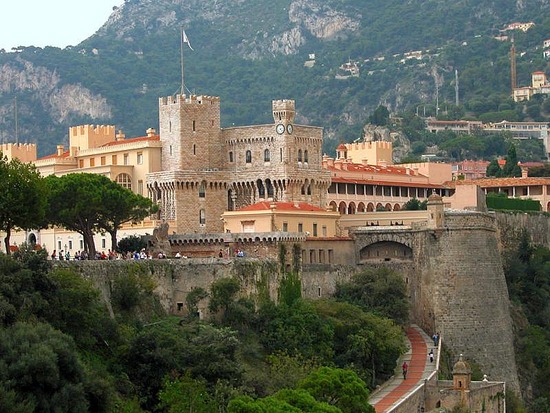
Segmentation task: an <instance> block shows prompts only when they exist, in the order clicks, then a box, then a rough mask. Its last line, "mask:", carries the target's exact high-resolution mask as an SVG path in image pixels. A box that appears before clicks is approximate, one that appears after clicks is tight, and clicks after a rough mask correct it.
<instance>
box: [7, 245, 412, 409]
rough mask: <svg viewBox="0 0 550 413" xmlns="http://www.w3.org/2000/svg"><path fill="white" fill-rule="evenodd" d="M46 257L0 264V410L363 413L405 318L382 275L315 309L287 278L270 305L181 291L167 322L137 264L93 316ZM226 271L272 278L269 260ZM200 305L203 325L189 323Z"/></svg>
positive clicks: (402, 300)
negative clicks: (176, 312) (181, 310)
mask: <svg viewBox="0 0 550 413" xmlns="http://www.w3.org/2000/svg"><path fill="white" fill-rule="evenodd" d="M298 251H299V249H298ZM46 258H47V253H46V252H45V251H44V250H40V251H37V252H35V251H32V250H31V249H30V248H26V247H25V246H22V248H21V250H20V251H19V252H18V253H17V254H15V255H14V257H13V258H11V257H8V256H5V255H3V254H0V411H2V412H22V413H30V412H75V413H76V412H78V413H83V412H113V413H114V412H135V413H139V412H174V413H175V412H182V411H194V412H205V413H210V412H229V413H237V412H252V411H254V412H258V411H264V412H289V411H292V412H296V413H299V412H327V413H328V412H330V413H355V412H360V411H361V412H371V413H373V412H374V409H373V408H372V407H371V406H369V405H368V396H369V392H370V390H371V389H373V388H374V387H375V386H377V385H378V384H381V383H382V382H384V381H385V380H387V379H388V377H390V376H391V375H392V374H393V371H394V368H395V365H396V360H397V359H398V357H399V355H400V354H402V353H403V352H404V351H405V346H404V335H403V330H402V328H401V326H400V325H398V324H396V322H394V321H393V320H392V319H390V318H388V317H394V318H395V319H397V320H399V322H406V320H407V314H408V306H407V300H406V293H405V285H404V283H403V281H402V280H401V277H400V276H398V275H397V274H394V273H392V272H389V271H385V270H380V271H375V272H372V271H371V272H364V273H361V274H357V276H356V278H355V279H354V280H353V283H350V284H349V285H348V284H343V285H340V286H339V288H338V293H337V294H336V295H335V296H334V297H332V298H330V299H326V300H319V301H309V300H304V299H302V298H300V291H301V287H300V285H301V283H300V280H299V278H298V276H297V274H294V273H287V274H284V275H283V277H282V279H283V281H282V282H281V285H280V288H279V298H278V304H275V303H274V302H273V301H271V300H270V299H269V298H268V296H267V295H266V291H264V289H262V286H261V282H259V285H258V287H259V289H260V291H261V292H260V294H259V296H258V297H256V301H253V300H252V299H250V298H244V297H242V296H241V294H240V284H239V281H238V279H239V277H241V276H243V277H244V274H240V273H239V274H237V276H236V277H235V278H221V279H218V280H217V281H215V282H214V283H213V284H212V285H211V286H210V288H209V290H208V291H205V290H203V289H202V288H196V289H194V290H192V291H191V292H190V293H189V294H188V295H187V299H186V303H185V306H186V310H187V313H188V315H187V316H186V317H173V316H169V315H167V314H166V313H165V312H164V311H163V310H162V308H161V306H160V305H159V302H158V298H157V297H156V296H155V295H154V294H153V290H154V289H155V288H156V284H155V281H154V279H153V277H152V276H151V275H150V269H148V266H149V265H148V263H147V262H143V263H141V265H140V263H139V262H137V263H135V262H133V261H130V262H128V263H127V264H128V265H127V268H128V271H127V272H126V273H125V274H124V275H120V276H118V277H116V278H115V279H114V280H113V281H112V282H111V283H110V284H109V287H108V290H109V291H108V295H109V296H110V301H109V302H108V304H109V305H108V306H107V305H106V304H107V303H106V302H104V301H102V300H101V299H100V292H99V290H97V289H96V288H95V287H94V286H93V285H92V283H91V282H90V281H89V280H86V279H84V278H82V277H81V276H80V275H79V274H78V273H77V268H76V266H71V265H61V264H60V265H57V266H54V267H53V268H52V267H51V265H50V263H51V261H47V259H46ZM84 264H85V263H84ZM108 264H109V263H106V265H108ZM116 264H123V263H120V262H119V263H116ZM255 266H259V267H255ZM236 267H237V268H238V272H245V273H246V272H248V271H251V270H252V271H256V270H258V269H260V270H261V273H262V274H264V275H266V276H267V275H269V273H271V272H276V271H278V269H277V267H278V266H277V265H276V264H275V263H271V262H265V263H257V262H256V263H255V262H247V261H242V262H240V264H239V265H237V266H236ZM284 267H285V265H284V264H281V268H284ZM390 291H391V293H390ZM365 296H376V297H380V299H378V300H376V303H375V305H372V303H371V302H370V301H366V300H362V299H360V297H365ZM207 297H208V298H209V303H208V309H209V312H210V313H211V314H212V315H213V317H212V319H211V320H210V321H206V320H200V319H199V318H198V317H197V308H198V307H197V306H198V304H199V303H200V302H201V301H202V300H204V299H205V298H207ZM107 308H110V309H111V313H110V312H109V311H108V310H107Z"/></svg>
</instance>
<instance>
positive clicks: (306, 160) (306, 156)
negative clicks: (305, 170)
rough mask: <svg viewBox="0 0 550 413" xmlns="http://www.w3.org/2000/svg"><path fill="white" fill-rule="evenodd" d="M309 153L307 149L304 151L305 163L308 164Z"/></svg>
mask: <svg viewBox="0 0 550 413" xmlns="http://www.w3.org/2000/svg"><path fill="white" fill-rule="evenodd" d="M308 157H309V156H308V153H307V149H306V150H305V151H304V162H305V163H307V162H308Z"/></svg>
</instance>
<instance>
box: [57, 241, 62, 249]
mask: <svg viewBox="0 0 550 413" xmlns="http://www.w3.org/2000/svg"><path fill="white" fill-rule="evenodd" d="M57 250H58V251H61V241H57Z"/></svg>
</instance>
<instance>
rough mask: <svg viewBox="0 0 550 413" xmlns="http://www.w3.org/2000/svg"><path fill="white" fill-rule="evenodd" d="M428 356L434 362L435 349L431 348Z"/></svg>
mask: <svg viewBox="0 0 550 413" xmlns="http://www.w3.org/2000/svg"><path fill="white" fill-rule="evenodd" d="M428 357H429V358H430V363H433V362H434V351H433V349H431V350H430V352H429V353H428Z"/></svg>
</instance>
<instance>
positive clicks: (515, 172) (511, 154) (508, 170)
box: [502, 143, 521, 177]
mask: <svg viewBox="0 0 550 413" xmlns="http://www.w3.org/2000/svg"><path fill="white" fill-rule="evenodd" d="M502 176H507V177H514V176H515V177H519V176H521V168H520V167H519V165H518V156H517V152H516V147H515V145H514V144H513V143H511V144H510V146H509V147H508V154H507V155H506V163H505V164H504V167H503V168H502Z"/></svg>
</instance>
